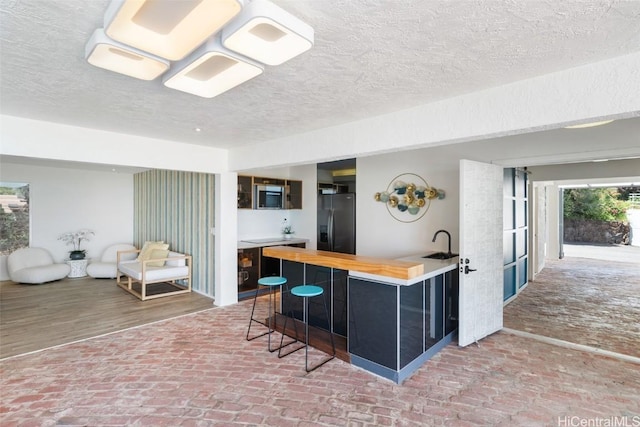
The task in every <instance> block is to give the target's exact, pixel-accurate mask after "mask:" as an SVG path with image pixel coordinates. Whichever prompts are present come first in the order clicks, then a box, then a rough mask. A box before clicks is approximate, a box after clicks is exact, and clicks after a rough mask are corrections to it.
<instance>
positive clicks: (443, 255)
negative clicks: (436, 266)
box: [422, 252, 458, 259]
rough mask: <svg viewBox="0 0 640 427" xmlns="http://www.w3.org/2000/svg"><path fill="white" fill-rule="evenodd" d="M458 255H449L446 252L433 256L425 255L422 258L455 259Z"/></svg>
mask: <svg viewBox="0 0 640 427" xmlns="http://www.w3.org/2000/svg"><path fill="white" fill-rule="evenodd" d="M457 256H458V254H451V253H446V252H436V253H434V254H431V255H425V256H423V257H422V258H429V259H450V258H453V257H457Z"/></svg>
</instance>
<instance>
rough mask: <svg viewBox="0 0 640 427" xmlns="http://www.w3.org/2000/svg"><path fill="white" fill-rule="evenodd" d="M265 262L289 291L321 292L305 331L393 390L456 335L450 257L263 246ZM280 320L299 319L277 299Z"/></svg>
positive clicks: (295, 306)
mask: <svg viewBox="0 0 640 427" xmlns="http://www.w3.org/2000/svg"><path fill="white" fill-rule="evenodd" d="M263 255H264V256H265V257H272V258H276V259H279V260H280V261H281V266H280V268H281V274H282V275H283V276H284V277H286V278H287V279H288V282H289V283H288V284H289V286H295V285H298V284H303V283H309V284H315V285H317V286H320V287H322V288H323V289H324V294H323V296H324V297H325V298H326V302H327V304H328V306H329V307H331V309H330V316H331V322H330V325H327V324H326V321H325V320H324V313H323V312H322V310H323V308H322V304H317V308H314V306H312V305H310V308H309V323H310V324H311V325H312V326H315V327H317V328H321V329H327V330H329V331H330V332H332V333H333V334H336V335H340V336H343V337H345V338H346V341H347V351H348V353H349V356H350V362H351V363H352V364H353V365H356V366H359V367H361V368H363V369H366V370H368V371H370V372H372V373H375V374H377V375H380V376H382V377H384V378H388V379H390V380H393V381H395V382H396V383H401V382H402V381H404V380H405V379H406V378H408V377H409V376H410V375H411V374H412V373H413V372H414V371H415V370H417V369H418V368H419V367H420V366H421V365H422V364H423V363H424V362H426V361H427V360H428V359H430V358H431V357H433V355H435V354H436V353H437V352H438V351H440V350H441V349H442V348H443V347H444V346H446V345H447V344H448V343H450V342H451V340H452V339H453V337H454V336H455V334H456V332H457V311H458V310H457V307H458V269H457V267H458V257H457V256H454V257H452V258H449V259H444V260H440V259H428V258H424V255H428V254H427V253H425V254H420V255H415V256H407V257H403V258H399V259H384V258H377V257H363V256H358V255H349V254H342V253H334V252H325V251H318V250H310V249H303V248H292V247H284V246H271V247H267V248H264V249H263ZM282 310H283V311H282V312H283V313H287V312H289V310H292V311H293V312H294V315H295V317H296V318H297V319H302V306H301V303H300V302H299V300H298V299H293V298H291V297H289V296H288V295H287V294H286V293H285V294H284V295H283V296H282Z"/></svg>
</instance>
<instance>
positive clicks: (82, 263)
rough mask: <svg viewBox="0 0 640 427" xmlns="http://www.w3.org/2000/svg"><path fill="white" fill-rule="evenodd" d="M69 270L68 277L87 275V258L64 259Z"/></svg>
mask: <svg viewBox="0 0 640 427" xmlns="http://www.w3.org/2000/svg"><path fill="white" fill-rule="evenodd" d="M65 262H66V263H67V264H69V267H71V271H70V272H69V274H68V275H67V277H70V278H72V279H73V278H77V277H85V276H86V275H87V265H88V264H89V258H85V259H67V260H65Z"/></svg>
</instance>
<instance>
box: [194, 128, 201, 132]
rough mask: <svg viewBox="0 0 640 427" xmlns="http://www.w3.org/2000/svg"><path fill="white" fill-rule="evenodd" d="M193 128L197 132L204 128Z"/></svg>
mask: <svg viewBox="0 0 640 427" xmlns="http://www.w3.org/2000/svg"><path fill="white" fill-rule="evenodd" d="M193 130H194V131H196V132H200V131H201V130H202V129H200V128H193Z"/></svg>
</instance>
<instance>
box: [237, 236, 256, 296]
mask: <svg viewBox="0 0 640 427" xmlns="http://www.w3.org/2000/svg"><path fill="white" fill-rule="evenodd" d="M259 278H260V249H259V248H249V249H238V298H241V297H242V296H244V295H245V294H246V293H247V292H249V293H252V292H255V290H256V289H258V279H259Z"/></svg>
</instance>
